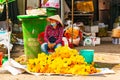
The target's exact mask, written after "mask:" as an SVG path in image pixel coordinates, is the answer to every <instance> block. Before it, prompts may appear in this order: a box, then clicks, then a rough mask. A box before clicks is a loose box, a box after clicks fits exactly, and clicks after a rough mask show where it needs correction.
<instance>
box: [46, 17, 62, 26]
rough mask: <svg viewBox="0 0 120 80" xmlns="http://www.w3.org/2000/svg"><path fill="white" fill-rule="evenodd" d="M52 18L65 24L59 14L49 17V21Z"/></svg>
mask: <svg viewBox="0 0 120 80" xmlns="http://www.w3.org/2000/svg"><path fill="white" fill-rule="evenodd" d="M51 19H52V20H56V21H58V22H59V23H60V24H61V25H62V26H63V23H62V20H61V18H60V16H59V15H54V16H50V17H48V18H47V20H48V21H50V20H51Z"/></svg>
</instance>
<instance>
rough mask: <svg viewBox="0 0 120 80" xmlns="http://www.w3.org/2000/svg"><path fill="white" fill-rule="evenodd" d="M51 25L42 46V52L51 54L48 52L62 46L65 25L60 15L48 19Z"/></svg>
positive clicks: (47, 28) (47, 27)
mask: <svg viewBox="0 0 120 80" xmlns="http://www.w3.org/2000/svg"><path fill="white" fill-rule="evenodd" d="M47 20H48V21H49V22H50V25H47V26H46V29H45V34H44V41H45V42H44V43H43V44H42V45H41V50H42V51H43V52H45V53H47V54H48V53H49V52H48V50H54V49H55V48H57V47H58V46H61V45H62V37H63V24H62V21H61V19H60V17H59V15H54V16H51V17H48V18H47Z"/></svg>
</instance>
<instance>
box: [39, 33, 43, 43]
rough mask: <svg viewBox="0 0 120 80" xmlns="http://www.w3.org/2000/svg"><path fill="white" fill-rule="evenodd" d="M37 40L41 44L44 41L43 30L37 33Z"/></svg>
mask: <svg viewBox="0 0 120 80" xmlns="http://www.w3.org/2000/svg"><path fill="white" fill-rule="evenodd" d="M38 42H39V43H40V44H42V43H43V42H44V32H41V33H40V34H38Z"/></svg>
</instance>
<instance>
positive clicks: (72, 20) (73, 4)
mask: <svg viewBox="0 0 120 80" xmlns="http://www.w3.org/2000/svg"><path fill="white" fill-rule="evenodd" d="M73 23H74V0H72V38H71V41H72V45H73Z"/></svg>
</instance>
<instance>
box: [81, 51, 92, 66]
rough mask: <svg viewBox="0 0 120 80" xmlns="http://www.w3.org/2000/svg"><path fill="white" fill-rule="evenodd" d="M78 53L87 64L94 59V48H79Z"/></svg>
mask: <svg viewBox="0 0 120 80" xmlns="http://www.w3.org/2000/svg"><path fill="white" fill-rule="evenodd" d="M80 55H82V56H83V57H84V58H85V61H86V62H87V63H88V64H91V63H92V62H93V59H94V50H92V49H83V50H80Z"/></svg>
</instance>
